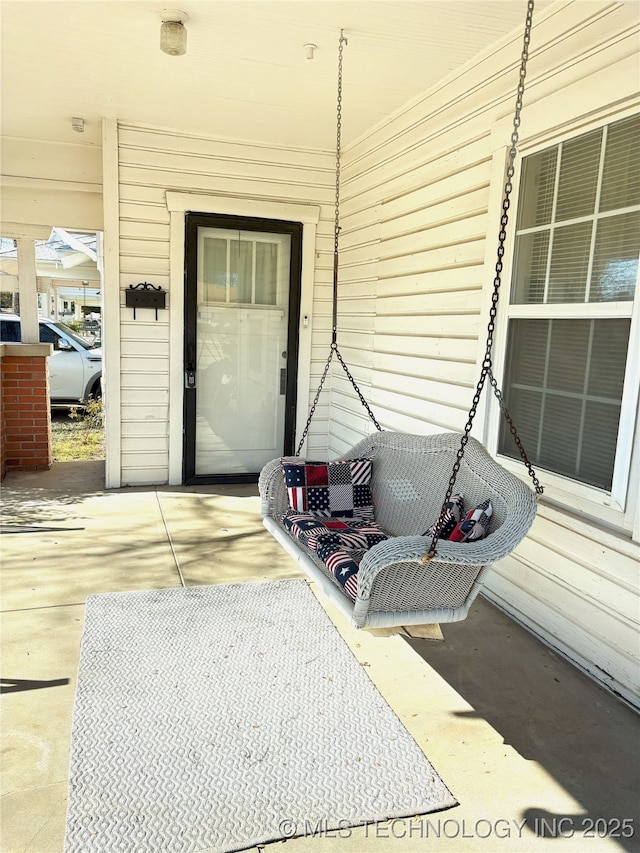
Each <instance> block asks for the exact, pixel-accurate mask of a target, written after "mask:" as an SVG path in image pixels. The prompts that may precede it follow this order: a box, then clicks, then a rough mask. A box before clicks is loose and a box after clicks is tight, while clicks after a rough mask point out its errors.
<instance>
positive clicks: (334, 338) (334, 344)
mask: <svg viewBox="0 0 640 853" xmlns="http://www.w3.org/2000/svg"><path fill="white" fill-rule="evenodd" d="M345 44H348V40H347V38H346V36H345V34H344V30H340V41H339V42H338V96H337V104H336V195H335V215H334V232H333V313H332V321H331V349H330V351H329V357H328V359H327V363H326V364H325V366H324V371H323V373H322V378H321V379H320V385H319V386H318V390H317V391H316V396H315V397H314V400H313V403H312V404H311V408H310V410H309V417H308V418H307V423H306V424H305V427H304V430H303V432H302V436H301V438H300V441H299V442H298V448H297V450H296V456H299V455H300V453H301V452H302V447H303V445H304V442H305V439H306V437H307V435H308V433H309V427H310V425H311V420H312V418H313V416H314V414H315V411H316V406H317V405H318V400H319V399H320V394H321V393H322V389H323V387H324V383H325V380H326V378H327V375H328V373H329V366H330V365H331V362H332V360H333V356H334V355H335V356H336V358H337V359H338V361H339V362H340V364H341V365H342V369H343V370H344V372H345V373H346V375H347V378H348V380H349V382H350V383H351V384H352V386H353V388H354V390H355V392H356V394H357V395H358V398H359V400H360V402H361V403H362V405H363V406H364V408H365V409H366V411H367V414H368V415H369V417H370V418H371V420H372V421H373V423H374V425H375V427H376V429H377V430H378V431H379V432H382V427H381V426H380V424H379V423H378V421H377V420H376V418H375V415H374V414H373V412H372V411H371V407H370V406H369V404H368V403H367V401H366V400H365V398H364V396H363V394H362V391H361V390H360V389H359V388H358V384H357V383H356V380H355V379H354V378H353V376H352V375H351V372H350V371H349V368H348V367H347V365H346V362H345V361H344V359H343V358H342V355H341V353H340V350H339V349H338V263H339V247H338V243H339V239H340V154H341V149H342V57H343V54H344V45H345Z"/></svg>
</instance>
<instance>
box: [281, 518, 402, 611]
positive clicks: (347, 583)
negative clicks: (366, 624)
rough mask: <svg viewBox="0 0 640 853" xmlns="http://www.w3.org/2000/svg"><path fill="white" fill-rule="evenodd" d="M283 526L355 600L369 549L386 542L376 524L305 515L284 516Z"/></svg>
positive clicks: (351, 519) (384, 535)
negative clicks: (316, 557)
mask: <svg viewBox="0 0 640 853" xmlns="http://www.w3.org/2000/svg"><path fill="white" fill-rule="evenodd" d="M282 523H283V524H284V526H285V527H286V529H287V530H288V531H289V533H290V534H291V535H292V536H293V537H294V538H296V539H299V540H300V542H302V543H303V544H304V545H305V546H306V547H307V548H309V550H311V551H315V552H316V553H317V555H318V557H319V558H320V559H321V560H322V562H323V563H324V564H325V566H326V567H327V568H328V569H329V571H330V572H331V573H332V574H333V576H334V577H335V579H336V580H337V581H338V583H339V584H340V585H341V586H342V587H343V588H344V590H345V592H346V593H347V595H349V597H350V598H352V599H354V600H355V597H356V595H357V592H358V579H357V575H358V570H359V568H360V563H361V561H362V558H363V557H364V555H365V554H366V552H367V551H368V550H369V548H371V547H373V546H374V545H377V544H378V542H384V540H385V539H388V536H387V534H386V533H385V532H384V530H383V529H382V528H381V527H380V526H379V525H378V524H376V523H375V522H373V521H368V520H365V519H358V518H346V519H340V518H327V519H319V518H316V517H314V516H312V515H309V514H308V513H296V512H293V511H292V510H289V512H287V513H285V515H284V516H283V518H282Z"/></svg>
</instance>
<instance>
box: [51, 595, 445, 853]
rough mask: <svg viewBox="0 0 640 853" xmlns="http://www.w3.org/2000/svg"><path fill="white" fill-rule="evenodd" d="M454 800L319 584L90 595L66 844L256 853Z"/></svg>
mask: <svg viewBox="0 0 640 853" xmlns="http://www.w3.org/2000/svg"><path fill="white" fill-rule="evenodd" d="M407 689H408V690H409V689H411V687H410V685H407ZM455 804H456V801H455V800H454V799H453V797H452V796H451V794H450V793H449V791H448V790H447V788H446V787H445V785H444V784H443V782H442V781H441V779H440V778H439V776H438V775H437V773H436V772H435V771H434V769H433V767H432V766H431V765H430V764H429V762H428V761H427V759H426V758H425V756H424V755H423V753H422V751H421V750H420V749H419V747H418V746H417V744H416V742H415V741H414V740H413V739H412V737H411V736H410V735H409V733H408V732H407V730H406V729H405V728H404V726H403V725H402V723H401V722H400V720H399V719H398V718H397V717H396V715H395V714H394V713H393V711H392V710H391V708H390V707H389V706H388V705H387V703H386V702H385V700H384V699H383V698H382V696H381V695H380V693H379V692H378V691H377V689H376V688H375V687H374V685H373V684H372V682H371V681H370V680H369V678H368V676H367V674H366V672H365V671H364V670H363V668H362V666H361V665H360V664H359V663H358V662H357V660H356V659H355V657H354V656H353V654H352V652H351V650H350V649H349V648H348V646H347V645H346V644H345V642H344V640H343V639H342V637H341V636H340V634H339V633H338V631H337V630H336V628H335V627H334V626H333V624H332V623H331V621H330V620H329V619H328V617H327V616H326V614H325V612H324V610H323V609H322V607H321V606H320V604H319V602H318V601H317V600H316V598H315V596H314V595H313V593H312V592H311V590H310V589H309V587H308V586H307V583H306V581H304V580H285V581H276V582H270V583H244V584H230V585H220V586H206V587H190V588H187V589H166V590H156V591H150V592H128V593H116V594H109V595H93V596H90V597H89V598H88V599H87V607H86V616H85V625H84V634H83V640H82V649H81V655H80V667H79V673H78V685H77V690H76V699H75V708H74V718H73V731H72V745H71V768H70V782H69V804H68V812H67V831H66V840H65V849H66V850H67V851H68V853H72V852H73V853H79V851H83V853H84V851H101V853H116V851H132V853H133V851H135V853H143V851H149V853H160V851H171V853H183V851H185V853H186V851H189V853H195V851H232V850H244V849H246V848H248V847H252V846H254V845H256V844H258V843H265V842H268V841H275V840H279V839H282V838H286V837H290V836H292V835H295V834H300V835H302V834H305V833H306V834H310V833H313V832H314V830H317V829H318V828H320V830H321V831H325V832H326V831H328V830H331V829H343V828H344V827H347V826H354V825H357V824H364V823H370V822H375V821H381V820H386V819H388V818H392V817H407V816H412V815H419V814H425V813H427V812H432V811H435V810H437V809H445V808H448V807H450V806H453V805H455Z"/></svg>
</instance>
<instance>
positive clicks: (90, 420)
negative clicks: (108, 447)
mask: <svg viewBox="0 0 640 853" xmlns="http://www.w3.org/2000/svg"><path fill="white" fill-rule="evenodd" d="M69 417H70V418H71V419H72V420H75V421H79V422H80V423H82V425H83V426H84V427H85V429H87V430H92V429H102V425H103V418H104V412H103V409H102V397H94V396H93V395H91V394H90V395H89V398H88V399H87V401H86V402H85V404H84V406H72V408H71V410H70V411H69Z"/></svg>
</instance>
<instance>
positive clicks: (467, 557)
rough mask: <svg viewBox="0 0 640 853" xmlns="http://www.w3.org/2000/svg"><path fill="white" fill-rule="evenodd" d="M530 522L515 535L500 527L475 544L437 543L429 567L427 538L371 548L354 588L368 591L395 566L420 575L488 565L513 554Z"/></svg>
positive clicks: (403, 538) (394, 540)
mask: <svg viewBox="0 0 640 853" xmlns="http://www.w3.org/2000/svg"><path fill="white" fill-rule="evenodd" d="M532 520H533V519H531V521H532ZM531 521H529V522H528V523H524V524H523V525H522V527H521V528H520V529H519V530H518V531H514V530H513V528H509V526H508V525H503V526H502V527H500V528H499V529H498V530H496V531H495V532H494V533H492V534H490V535H489V536H487V537H486V538H485V539H480V540H479V541H478V542H448V541H447V540H440V541H439V542H438V543H437V547H436V555H435V557H434V558H433V560H432V561H431V562H430V563H423V562H422V558H423V557H424V555H425V554H426V553H427V551H428V550H429V546H430V544H431V537H430V536H396V537H392V538H391V539H387V540H385V541H384V542H380V543H379V544H378V545H374V547H373V548H371V549H369V551H367V553H366V554H365V555H364V557H363V558H362V562H361V563H360V570H359V572H358V586H359V587H361V586H362V587H364V588H370V587H371V585H372V584H373V582H374V580H375V578H376V576H377V575H378V574H379V573H380V572H385V570H386V571H389V570H393V569H394V567H397V566H398V564H403V565H407V564H409V565H411V564H413V566H412V567H413V569H414V571H415V570H419V571H420V572H421V573H425V572H430V571H435V570H437V568H438V567H445V566H446V567H448V568H449V569H451V568H452V567H455V566H459V567H460V568H463V567H464V568H470V567H473V566H477V567H478V568H481V567H482V566H486V565H490V564H491V563H495V562H496V561H497V560H501V559H503V558H504V557H506V556H507V554H509V553H511V551H513V549H514V547H515V543H517V542H519V541H521V540H522V539H523V538H524V536H525V535H526V533H527V531H528V529H529V527H530V525H531Z"/></svg>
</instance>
